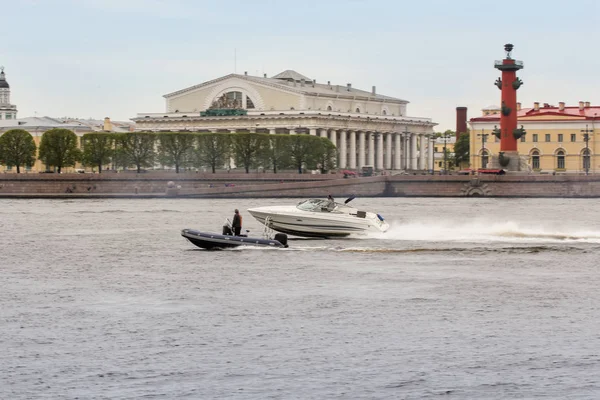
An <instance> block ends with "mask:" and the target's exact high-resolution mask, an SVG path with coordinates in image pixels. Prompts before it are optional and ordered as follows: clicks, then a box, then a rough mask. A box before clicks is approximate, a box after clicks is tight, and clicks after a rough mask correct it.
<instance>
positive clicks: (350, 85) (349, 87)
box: [346, 83, 352, 91]
mask: <svg viewBox="0 0 600 400" xmlns="http://www.w3.org/2000/svg"><path fill="white" fill-rule="evenodd" d="M346 86H347V90H348V91H350V89H352V84H351V83H348V84H346Z"/></svg>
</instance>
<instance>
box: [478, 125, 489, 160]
mask: <svg viewBox="0 0 600 400" xmlns="http://www.w3.org/2000/svg"><path fill="white" fill-rule="evenodd" d="M489 135H490V134H489V133H483V129H481V133H478V134H477V136H481V168H482V169H484V168H485V167H486V166H487V165H486V166H484V165H483V157H484V154H485V142H486V140H487V137H488V136H489ZM486 164H487V163H486Z"/></svg>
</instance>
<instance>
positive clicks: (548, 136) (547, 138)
mask: <svg viewBox="0 0 600 400" xmlns="http://www.w3.org/2000/svg"><path fill="white" fill-rule="evenodd" d="M549 141H550V134H549V133H546V142H549Z"/></svg>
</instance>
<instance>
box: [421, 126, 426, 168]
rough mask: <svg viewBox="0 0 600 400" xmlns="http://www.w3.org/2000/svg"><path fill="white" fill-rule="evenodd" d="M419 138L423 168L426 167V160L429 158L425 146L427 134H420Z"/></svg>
mask: <svg viewBox="0 0 600 400" xmlns="http://www.w3.org/2000/svg"><path fill="white" fill-rule="evenodd" d="M419 139H420V141H419V142H420V143H419V169H421V170H423V169H425V165H426V164H425V160H427V158H426V157H425V154H426V151H427V149H426V148H425V135H424V134H421V135H419Z"/></svg>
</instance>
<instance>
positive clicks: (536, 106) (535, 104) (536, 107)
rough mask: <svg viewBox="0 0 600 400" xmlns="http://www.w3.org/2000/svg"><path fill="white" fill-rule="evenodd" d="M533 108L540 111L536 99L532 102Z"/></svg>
mask: <svg viewBox="0 0 600 400" xmlns="http://www.w3.org/2000/svg"><path fill="white" fill-rule="evenodd" d="M533 109H534V110H535V111H540V103H539V102H537V101H536V102H535V103H533Z"/></svg>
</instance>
